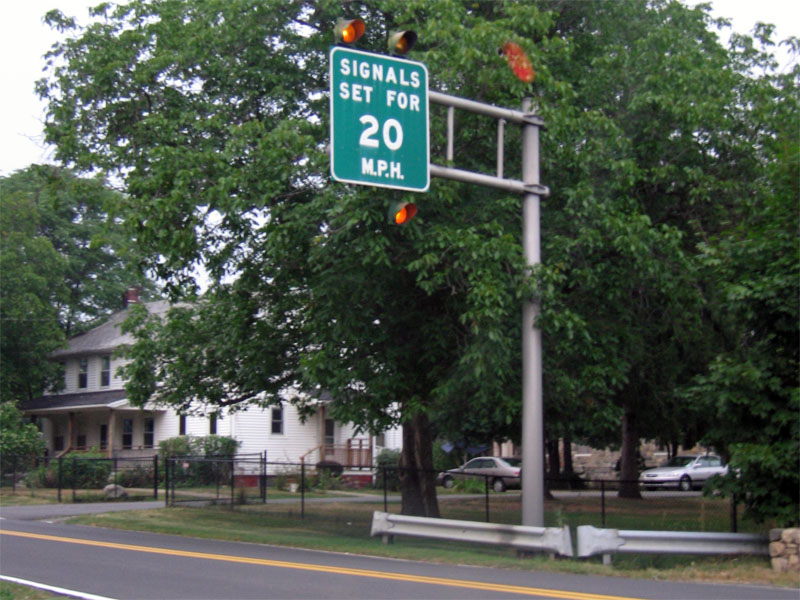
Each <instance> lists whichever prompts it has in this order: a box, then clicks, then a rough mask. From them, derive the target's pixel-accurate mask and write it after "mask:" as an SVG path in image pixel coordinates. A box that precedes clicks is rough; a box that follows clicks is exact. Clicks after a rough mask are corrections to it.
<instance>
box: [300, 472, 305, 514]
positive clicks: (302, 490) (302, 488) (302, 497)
mask: <svg viewBox="0 0 800 600" xmlns="http://www.w3.org/2000/svg"><path fill="white" fill-rule="evenodd" d="M300 518H301V519H305V518H306V463H305V462H302V463H300Z"/></svg>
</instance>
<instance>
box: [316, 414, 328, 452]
mask: <svg viewBox="0 0 800 600" xmlns="http://www.w3.org/2000/svg"><path fill="white" fill-rule="evenodd" d="M325 408H326V407H325V405H324V404H321V405H320V410H319V437H318V438H317V439H318V440H322V443H321V444H317V447H318V448H319V449H320V450H319V460H320V461H323V460H325V458H326V457H327V455H328V444H327V443H326V441H325V420H326V419H325V416H326V415H325V412H326V411H325Z"/></svg>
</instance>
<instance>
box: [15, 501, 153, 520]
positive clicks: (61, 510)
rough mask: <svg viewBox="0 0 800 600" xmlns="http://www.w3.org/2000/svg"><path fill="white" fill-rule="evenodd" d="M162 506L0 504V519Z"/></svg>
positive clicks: (50, 516)
mask: <svg viewBox="0 0 800 600" xmlns="http://www.w3.org/2000/svg"><path fill="white" fill-rule="evenodd" d="M151 508H164V502H163V501H162V500H151V501H148V502H84V503H80V504H66V503H61V504H31V505H28V506H1V507H0V519H14V520H19V521H35V520H39V519H57V518H60V517H72V516H75V515H90V514H93V513H104V512H115V511H120V510H147V509H151Z"/></svg>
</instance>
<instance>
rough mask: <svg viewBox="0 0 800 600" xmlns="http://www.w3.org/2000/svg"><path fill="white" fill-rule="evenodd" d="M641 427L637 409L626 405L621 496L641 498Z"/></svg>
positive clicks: (620, 469)
mask: <svg viewBox="0 0 800 600" xmlns="http://www.w3.org/2000/svg"><path fill="white" fill-rule="evenodd" d="M638 450H639V427H638V422H637V416H636V410H635V409H634V408H632V407H630V406H626V407H625V409H624V412H623V415H622V455H621V456H620V467H619V497H620V498H641V497H642V494H641V493H640V492H639V481H638V479H639V464H638V461H637V457H638Z"/></svg>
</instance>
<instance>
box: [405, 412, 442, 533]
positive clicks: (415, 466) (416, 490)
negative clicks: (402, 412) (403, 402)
mask: <svg viewBox="0 0 800 600" xmlns="http://www.w3.org/2000/svg"><path fill="white" fill-rule="evenodd" d="M399 476H400V490H401V497H402V509H401V511H400V512H401V513H402V514H404V515H409V516H415V517H435V518H438V517H439V502H438V500H437V498H436V473H435V472H434V470H433V438H432V436H431V427H430V422H429V421H428V417H427V416H426V415H424V414H422V413H417V414H415V415H414V416H413V417H412V418H411V420H410V421H407V422H405V423H403V452H402V454H401V455H400V472H399Z"/></svg>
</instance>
